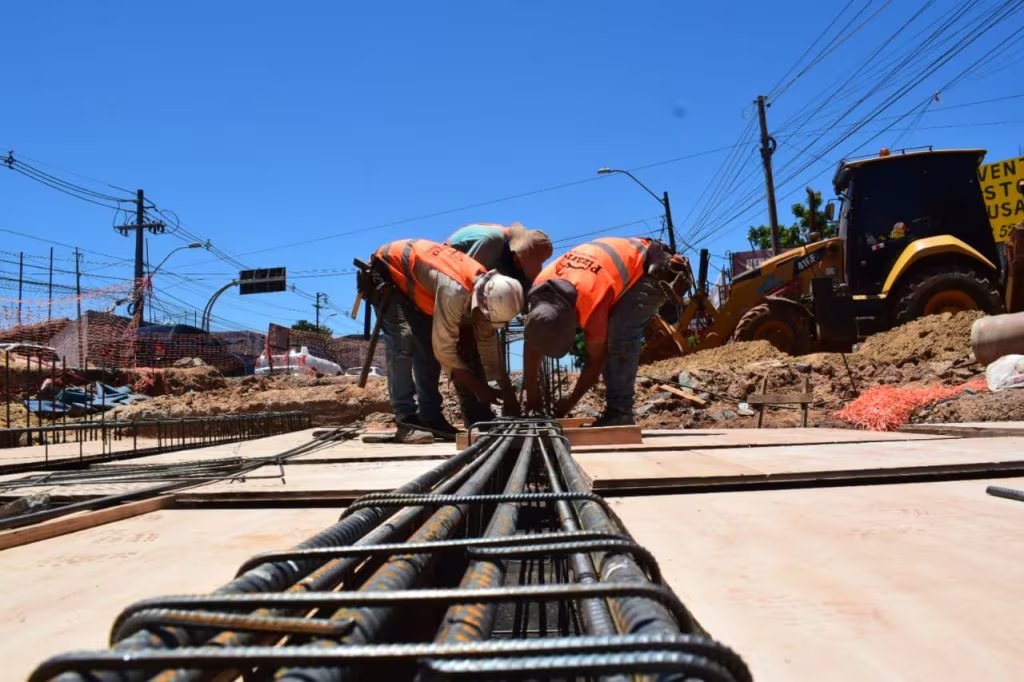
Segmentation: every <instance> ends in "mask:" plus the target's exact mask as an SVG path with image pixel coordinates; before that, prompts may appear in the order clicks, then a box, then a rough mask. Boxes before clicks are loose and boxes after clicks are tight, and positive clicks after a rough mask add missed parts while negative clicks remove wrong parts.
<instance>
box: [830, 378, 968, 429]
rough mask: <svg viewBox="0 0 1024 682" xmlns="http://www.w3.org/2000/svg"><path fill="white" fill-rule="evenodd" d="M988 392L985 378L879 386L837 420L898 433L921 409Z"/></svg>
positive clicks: (857, 401) (866, 392) (838, 413)
mask: <svg viewBox="0 0 1024 682" xmlns="http://www.w3.org/2000/svg"><path fill="white" fill-rule="evenodd" d="M968 388H970V389H972V390H975V391H984V390H987V389H986V386H985V379H984V377H980V378H977V379H971V380H970V381H968V382H967V383H964V384H960V385H959V386H876V387H874V388H869V389H868V390H866V391H864V393H862V394H861V395H860V397H859V398H857V399H856V400H854V401H853V402H852V403H850V404H849V405H847V406H846V407H844V408H843V409H841V410H839V411H838V412H836V417H838V418H839V419H842V420H843V421H845V422H849V423H850V424H853V425H855V426H858V427H860V428H862V429H868V430H870V431H895V430H896V429H898V428H899V427H901V426H903V425H904V424H906V423H907V421H908V420H909V419H910V415H911V414H912V413H913V412H914V410H916V409H917V408H919V407H922V406H924V405H929V404H931V403H934V402H938V401H939V400H944V399H945V398H949V397H951V396H954V395H957V394H959V393H962V392H963V391H964V390H965V389H968Z"/></svg>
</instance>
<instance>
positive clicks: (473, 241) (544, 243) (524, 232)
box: [446, 223, 552, 291]
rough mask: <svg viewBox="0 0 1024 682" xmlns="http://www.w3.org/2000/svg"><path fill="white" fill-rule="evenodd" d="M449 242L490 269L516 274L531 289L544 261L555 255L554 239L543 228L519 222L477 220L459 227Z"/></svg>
mask: <svg viewBox="0 0 1024 682" xmlns="http://www.w3.org/2000/svg"><path fill="white" fill-rule="evenodd" d="M446 243H447V244H449V245H451V246H452V247H453V248H455V249H457V250H459V251H461V252H462V253H464V254H466V255H468V256H469V257H470V258H472V259H473V260H475V261H477V262H478V263H480V265H482V266H484V267H485V268H487V269H488V270H497V271H498V272H500V273H501V274H503V275H505V276H506V277H512V278H513V279H516V280H518V281H519V283H520V284H522V285H523V291H529V290H530V286H531V285H532V284H533V280H534V279H536V277H537V275H538V274H539V273H540V270H541V268H542V267H544V261H546V260H547V259H548V258H551V252H552V249H551V239H550V238H549V237H548V236H547V235H546V234H545V233H543V232H541V231H540V230H528V229H526V228H525V227H523V226H522V225H520V224H519V223H512V224H511V225H509V226H508V227H505V226H503V225H497V224H495V223H474V224H472V225H466V226H464V227H460V228H459V229H458V230H456V231H455V232H454V233H453V234H452V236H451V237H449V238H448V241H447V242H446Z"/></svg>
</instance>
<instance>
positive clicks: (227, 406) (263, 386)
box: [112, 368, 389, 426]
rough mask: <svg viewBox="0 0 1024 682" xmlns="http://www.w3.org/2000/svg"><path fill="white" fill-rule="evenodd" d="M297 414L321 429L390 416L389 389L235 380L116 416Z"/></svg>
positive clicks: (322, 381) (326, 381) (377, 384)
mask: <svg viewBox="0 0 1024 682" xmlns="http://www.w3.org/2000/svg"><path fill="white" fill-rule="evenodd" d="M191 369H202V368H191ZM222 379H223V377H222ZM292 410H301V411H304V412H309V413H310V414H311V415H312V416H313V423H314V424H315V425H317V426H324V425H328V424H344V423H348V422H351V421H355V420H357V419H362V418H364V417H366V416H368V415H371V414H373V413H378V412H387V411H389V407H388V395H387V384H386V382H385V381H383V380H381V379H376V380H372V381H370V383H368V384H367V385H366V388H359V387H358V386H356V385H355V381H354V378H353V377H322V378H314V377H271V378H267V377H245V378H243V379H241V380H230V381H228V382H227V385H226V386H224V387H222V388H215V389H213V390H205V391H193V392H191V393H185V394H180V395H163V396H160V397H157V398H154V399H153V400H149V401H146V402H144V403H137V404H135V405H128V406H125V407H119V408H117V409H116V410H114V411H113V412H112V415H113V416H114V417H116V418H120V419H147V418H165V417H166V418H175V417H200V416H214V415H219V414H246V413H252V412H285V411H292Z"/></svg>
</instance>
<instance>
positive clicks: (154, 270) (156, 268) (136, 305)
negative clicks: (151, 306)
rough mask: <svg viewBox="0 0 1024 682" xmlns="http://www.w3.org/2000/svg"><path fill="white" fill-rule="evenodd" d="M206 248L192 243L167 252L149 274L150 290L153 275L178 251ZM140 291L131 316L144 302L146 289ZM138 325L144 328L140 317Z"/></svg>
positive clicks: (201, 244)
mask: <svg viewBox="0 0 1024 682" xmlns="http://www.w3.org/2000/svg"><path fill="white" fill-rule="evenodd" d="M204 246H206V245H205V244H203V243H202V242H192V243H190V244H185V245H184V246H179V247H178V248H176V249H171V250H170V251H168V252H167V255H166V256H164V259H163V260H162V261H160V264H159V265H157V266H156V267H155V268H153V269H152V270H151V271H150V273H149V277H147V279H148V280H149V286H150V288H152V286H153V275H155V274H156V273H157V271H158V270H159V269H160V268H162V267H163V265H164V263H166V262H167V259H168V258H170V257H171V256H172V255H174V254H175V253H177V252H178V251H183V250H185V249H201V248H203V247H204ZM138 290H139V293H138V295H137V297H136V299H135V301H134V302H133V303H132V305H131V306H130V307H129V308H128V312H129V314H131V315H135V313H136V311H139V302H140V301H141V300H142V296H143V292H144V291H145V287H142V286H140V287H138ZM150 301H151V302H152V299H150ZM117 305H118V303H115V304H114V307H115V308H116V307H117ZM111 310H113V309H111ZM138 325H139V326H142V319H141V317H140V318H139V320H138Z"/></svg>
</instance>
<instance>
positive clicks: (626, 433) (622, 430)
mask: <svg viewBox="0 0 1024 682" xmlns="http://www.w3.org/2000/svg"><path fill="white" fill-rule="evenodd" d="M565 435H566V437H568V439H569V443H570V444H571V445H574V446H575V445H631V444H637V443H643V442H644V438H643V435H642V434H641V432H640V427H639V426H585V427H583V428H579V429H565Z"/></svg>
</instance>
